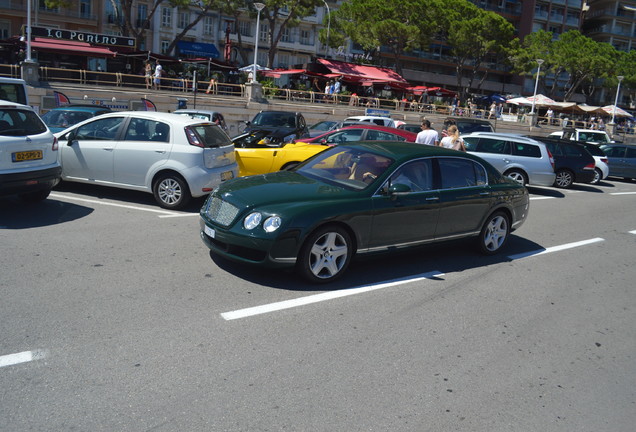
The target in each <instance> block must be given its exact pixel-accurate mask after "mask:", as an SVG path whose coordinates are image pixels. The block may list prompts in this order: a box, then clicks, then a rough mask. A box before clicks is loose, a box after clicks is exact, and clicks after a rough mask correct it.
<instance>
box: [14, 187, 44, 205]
mask: <svg viewBox="0 0 636 432" xmlns="http://www.w3.org/2000/svg"><path fill="white" fill-rule="evenodd" d="M50 193H51V189H44V190H39V191H35V192H28V193H23V194H20V199H21V200H22V201H25V202H29V203H35V202H40V201H44V200H45V199H46V198H47V197H48V196H49V194H50Z"/></svg>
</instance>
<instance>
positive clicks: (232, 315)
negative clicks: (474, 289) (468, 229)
mask: <svg viewBox="0 0 636 432" xmlns="http://www.w3.org/2000/svg"><path fill="white" fill-rule="evenodd" d="M443 275H444V274H443V273H440V272H439V271H432V272H428V273H422V274H421V275H417V276H411V277H408V278H401V279H396V280H393V281H390V282H383V283H379V284H373V285H367V286H362V287H358V288H349V289H343V290H338V291H329V292H325V293H321V294H315V295H310V296H307V297H300V298H297V299H292V300H285V301H281V302H277V303H270V304H266V305H262V306H255V307H251V308H246V309H239V310H235V311H232V312H224V313H222V314H221V316H222V317H223V318H224V319H225V320H227V321H229V320H235V319H239V318H246V317H250V316H254V315H260V314H265V313H269V312H275V311H279V310H283V309H291V308H295V307H298V306H304V305H308V304H312V303H318V302H323V301H327V300H333V299H336V298H341V297H347V296H351V295H355V294H362V293H365V292H369V291H375V290H379V289H383V288H390V287H394V286H397V285H403V284H407V283H411V282H417V281H421V280H423V279H431V278H434V277H440V276H443Z"/></svg>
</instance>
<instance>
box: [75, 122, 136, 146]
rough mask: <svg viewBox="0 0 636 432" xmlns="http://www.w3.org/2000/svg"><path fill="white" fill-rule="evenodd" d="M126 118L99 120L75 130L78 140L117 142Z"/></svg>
mask: <svg viewBox="0 0 636 432" xmlns="http://www.w3.org/2000/svg"><path fill="white" fill-rule="evenodd" d="M123 122H124V117H109V118H105V119H97V120H95V121H92V122H89V123H86V124H83V125H82V126H80V127H78V128H77V129H75V139H77V140H115V139H117V132H118V131H119V128H120V126H121V125H122V123H123Z"/></svg>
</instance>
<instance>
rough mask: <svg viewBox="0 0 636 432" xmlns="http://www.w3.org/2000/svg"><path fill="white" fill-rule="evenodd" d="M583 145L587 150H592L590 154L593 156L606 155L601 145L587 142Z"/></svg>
mask: <svg viewBox="0 0 636 432" xmlns="http://www.w3.org/2000/svg"><path fill="white" fill-rule="evenodd" d="M583 147H585V150H587V151H588V152H590V154H591V155H593V156H605V153H603V150H601V149H600V147H598V146H597V145H594V144H586V145H584V146H583Z"/></svg>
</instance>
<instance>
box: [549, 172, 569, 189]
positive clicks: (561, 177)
mask: <svg viewBox="0 0 636 432" xmlns="http://www.w3.org/2000/svg"><path fill="white" fill-rule="evenodd" d="M572 183H574V174H572V172H571V171H569V170H566V169H562V170H558V171H557V172H556V178H555V179H554V186H556V187H558V188H561V189H568V188H570V187H571V186H572Z"/></svg>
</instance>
